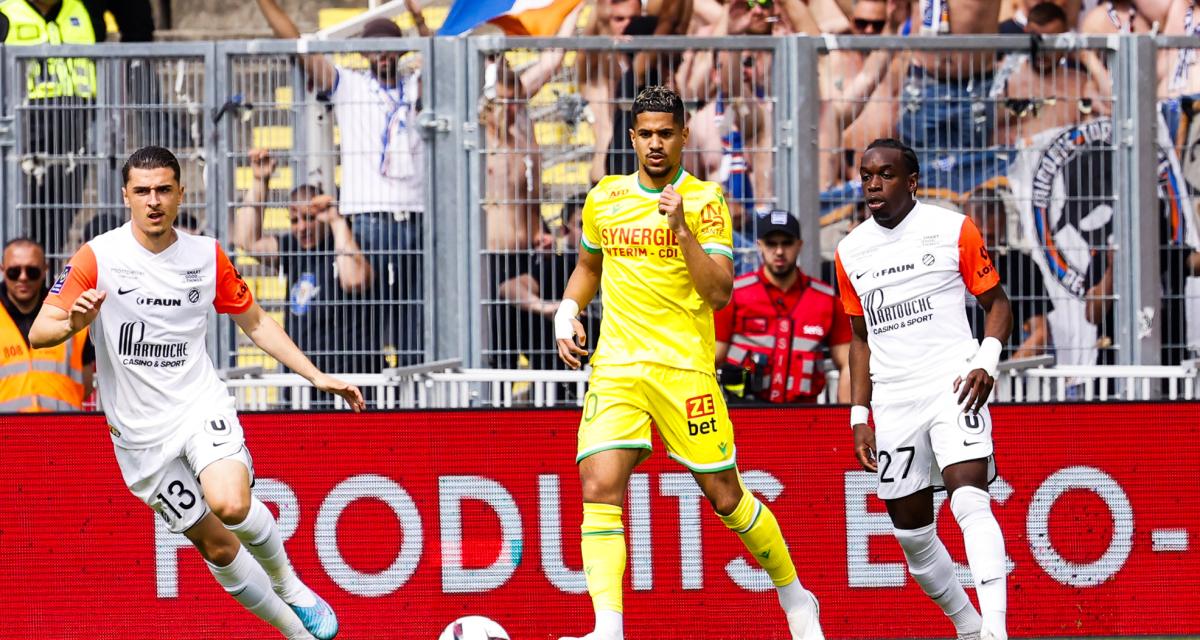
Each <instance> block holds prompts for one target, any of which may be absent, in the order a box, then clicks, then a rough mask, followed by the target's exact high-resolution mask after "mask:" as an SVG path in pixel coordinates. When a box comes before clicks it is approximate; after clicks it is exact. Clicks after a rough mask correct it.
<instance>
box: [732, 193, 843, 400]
mask: <svg viewBox="0 0 1200 640" xmlns="http://www.w3.org/2000/svg"><path fill="white" fill-rule="evenodd" d="M757 222H758V225H757V226H758V251H759V254H760V255H761V257H762V263H763V266H762V267H761V268H759V269H758V271H755V272H753V273H748V274H746V275H744V276H741V277H739V278H737V279H735V280H734V281H733V298H732V299H731V300H730V302H729V304H728V305H727V306H726V307H725V308H723V309H721V310H719V311H717V313H716V318H715V321H716V336H717V367H718V368H719V369H723V371H722V373H723V375H722V383H723V384H725V385H726V390H727V391H729V392H731V393H733V394H734V395H737V394H738V391H739V387H740V391H741V394H742V395H743V397H745V396H750V395H753V396H755V397H757V398H758V399H760V400H764V401H767V402H775V403H808V402H816V400H817V397H818V396H819V395H820V393H821V391H822V390H823V389H824V388H825V373H824V371H823V369H822V366H821V364H822V361H823V360H824V355H823V351H824V347H825V346H828V348H829V355H830V357H831V358H832V359H833V362H834V364H835V365H836V366H837V368H838V372H839V376H838V390H837V401H838V402H848V401H849V400H850V375H849V367H850V338H851V334H850V321H849V319H848V318H847V317H846V312H845V311H844V310H843V308H842V303H841V301H840V300H839V299H838V297H837V295H836V294H835V293H834V291H833V287H831V286H829V285H828V284H827V283H825V282H822V281H820V280H817V279H816V278H812V277H810V276H808V275H807V274H805V273H804V272H802V271H801V270H800V268H799V267H798V266H796V258H797V257H798V256H799V255H800V248H801V247H802V246H804V242H803V240H801V239H800V222H799V221H798V220H796V218H795V217H793V216H792V215H791V214H790V213H788V212H787V211H779V210H775V211H769V212H766V213H764V214H761V215H760V216H759V218H758V220H757ZM731 369H734V370H736V371H737V372H738V373H739V376H740V378H739V382H741V383H742V384H741V385H738V384H736V383H735V384H732V385H731V384H729V382H728V381H727V380H728V379H727V378H726V375H725V372H726V371H730V370H731ZM742 372H748V373H749V374H750V375H746V374H745V373H742ZM746 384H748V385H749V387H750V388H745V386H746Z"/></svg>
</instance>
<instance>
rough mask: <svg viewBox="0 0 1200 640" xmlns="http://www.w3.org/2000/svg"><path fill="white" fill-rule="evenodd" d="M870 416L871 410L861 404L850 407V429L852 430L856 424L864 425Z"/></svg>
mask: <svg viewBox="0 0 1200 640" xmlns="http://www.w3.org/2000/svg"><path fill="white" fill-rule="evenodd" d="M870 415H871V410H870V409H869V408H867V407H864V406H862V405H861V404H856V405H854V406H853V407H850V428H851V429H853V428H854V425H856V424H866V423H867V418H868V417H869V416H870Z"/></svg>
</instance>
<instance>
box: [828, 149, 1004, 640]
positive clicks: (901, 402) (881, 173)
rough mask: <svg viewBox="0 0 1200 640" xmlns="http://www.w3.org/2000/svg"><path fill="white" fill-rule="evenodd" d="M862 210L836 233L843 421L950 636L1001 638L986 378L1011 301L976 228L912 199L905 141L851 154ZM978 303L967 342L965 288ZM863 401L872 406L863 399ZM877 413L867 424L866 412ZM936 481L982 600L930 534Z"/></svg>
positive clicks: (1000, 546)
mask: <svg viewBox="0 0 1200 640" xmlns="http://www.w3.org/2000/svg"><path fill="white" fill-rule="evenodd" d="M860 176H861V178H862V185H863V193H864V198H865V200H866V204H867V208H868V209H870V211H871V217H870V218H869V219H868V220H866V221H865V222H863V223H862V224H861V225H859V226H858V227H856V228H855V229H854V230H853V231H851V232H850V233H849V234H848V235H847V236H846V237H845V238H844V239H843V240H842V241H841V242H840V243H839V244H838V249H837V256H836V264H837V275H838V282H839V288H840V290H841V296H842V302H843V304H844V305H845V307H846V313H847V315H849V316H850V322H851V325H852V327H853V329H854V332H853V333H854V336H853V338H852V340H851V342H850V380H851V382H850V387H851V390H850V395H851V402H852V403H853V407H852V408H851V414H850V426H851V427H852V428H853V429H854V450H855V454H856V455H857V457H858V461H859V462H860V463H861V464H862V466H863V468H864V469H866V470H868V471H872V472H876V473H878V475H879V486H878V490H877V493H878V495H879V497H880V499H882V500H883V501H884V503H885V504H886V505H887V511H888V515H889V516H890V517H891V520H892V525H893V532H894V534H895V536H896V540H897V541H898V542H899V543H900V547H901V548H902V549H903V550H904V557H905V559H906V560H907V562H908V567H909V573H911V574H912V576H913V579H914V580H916V581H917V583H918V584H919V585H920V586H921V588H922V589H923V590H924V591H925V593H926V594H927V595H929V597H930V598H931V599H932V600H933V601H934V602H936V603H937V604H938V605H939V606H940V607H941V608H942V611H943V612H945V614H946V615H947V616H948V617H949V618H950V619H951V621H952V622H953V623H954V626H955V629H956V631H957V633H958V637H959V638H971V639H974V638H984V639H989V640H1006V639H1007V637H1008V636H1007V631H1006V626H1005V611H1006V609H1007V602H1006V587H1005V585H1006V569H1007V568H1006V565H1005V555H1004V536H1003V534H1002V533H1001V531H1000V526H999V524H998V523H997V521H996V518H995V516H994V515H993V514H992V511H991V498H990V496H989V495H988V490H987V487H988V482H989V479H990V478H991V477H992V476H993V475H994V474H993V473H992V469H993V468H994V466H993V465H992V462H993V449H992V420H991V415H990V414H989V412H988V409H987V400H988V397H989V396H990V395H991V392H992V387H993V385H994V384H995V376H996V367H997V364H998V362H999V359H1000V353H1001V351H1002V346H1001V345H1003V344H1004V343H1005V342H1006V341H1007V340H1008V334H1009V332H1010V331H1011V330H1012V311H1011V309H1010V306H1009V302H1008V296H1007V295H1006V294H1005V293H1004V289H1003V287H1002V286H1001V284H1000V279H999V276H998V275H997V273H996V269H995V267H994V266H993V265H992V261H991V258H990V257H989V256H988V253H987V250H986V249H985V248H984V245H983V240H982V238H981V237H980V233H979V230H978V229H977V228H976V227H975V225H974V223H972V222H971V220H970V218H967V217H966V216H963V215H962V214H960V213H957V212H954V211H950V210H948V209H943V208H941V207H936V206H932V205H928V204H924V203H921V202H918V201H917V200H916V199H915V197H914V194H915V193H916V190H917V182H918V178H919V166H918V162H917V156H916V154H915V153H913V150H912V149H910V148H909V147H907V146H906V145H904V144H903V143H900V142H898V141H896V140H892V139H881V140H876V141H875V142H873V143H871V145H870V146H868V147H867V150H866V152H865V153H864V154H863V155H862V161H861V165H860ZM967 292H970V293H971V294H972V295H974V296H975V297H976V299H977V300H978V301H979V304H980V306H981V307H983V309H984V310H985V311H986V314H987V315H986V320H985V330H984V334H985V338H984V340H983V343H982V344H979V343H976V341H975V339H974V338H973V337H972V332H971V328H970V326H969V325H968V323H967V317H966V310H965V307H964V305H963V298H964V296H965V295H966V293H967ZM868 406H869V407H870V408H868ZM871 412H873V413H874V417H875V429H874V430H872V429H871V427H870V426H868V424H867V419H868V417H869V415H870V413H871ZM939 487H944V488H945V489H946V491H948V492H949V495H950V509H951V511H953V513H954V517H955V519H956V520H957V521H958V524H959V527H960V528H961V529H962V533H963V541H964V546H965V547H966V552H967V561H968V563H969V564H970V567H971V573H972V575H973V577H974V579H975V587H976V592H977V594H978V597H979V607H980V612H981V613H982V617H981V616H980V612H976V610H975V608H974V607H973V606H972V605H971V601H970V599H968V597H967V594H966V591H964V590H963V587H962V586H961V585H960V584H959V583H958V580H957V579H956V578H955V575H954V563H953V561H952V560H951V558H950V554H949V553H947V551H946V548H945V546H943V545H942V542H941V540H939V539H938V537H937V525H936V524H935V523H934V511H933V492H934V490H935V488H939Z"/></svg>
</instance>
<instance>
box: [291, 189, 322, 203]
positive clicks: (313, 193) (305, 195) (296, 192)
mask: <svg viewBox="0 0 1200 640" xmlns="http://www.w3.org/2000/svg"><path fill="white" fill-rule="evenodd" d="M322 193H324V192H323V191H321V187H318V186H317V185H315V184H302V185H299V186H297V187H296V188H294V189H292V190H291V191H289V192H288V204H300V203H301V202H306V201H308V200H312V199H313V198H315V197H317V196H319V195H321V194H322Z"/></svg>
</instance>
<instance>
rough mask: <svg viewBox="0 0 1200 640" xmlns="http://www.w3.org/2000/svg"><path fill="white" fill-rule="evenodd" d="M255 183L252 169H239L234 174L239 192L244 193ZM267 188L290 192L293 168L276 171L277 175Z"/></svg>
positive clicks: (280, 168)
mask: <svg viewBox="0 0 1200 640" xmlns="http://www.w3.org/2000/svg"><path fill="white" fill-rule="evenodd" d="M253 182H254V172H253V171H252V170H251V169H250V167H238V168H237V170H236V172H235V173H234V179H233V184H234V187H236V188H237V189H238V190H239V191H244V190H246V189H249V188H250V185H251V184H252V183H253ZM267 187H268V188H271V189H284V190H289V189H291V188H292V168H291V167H287V166H284V167H279V168H278V169H276V170H275V175H273V176H271V181H270V182H268V183H267Z"/></svg>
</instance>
